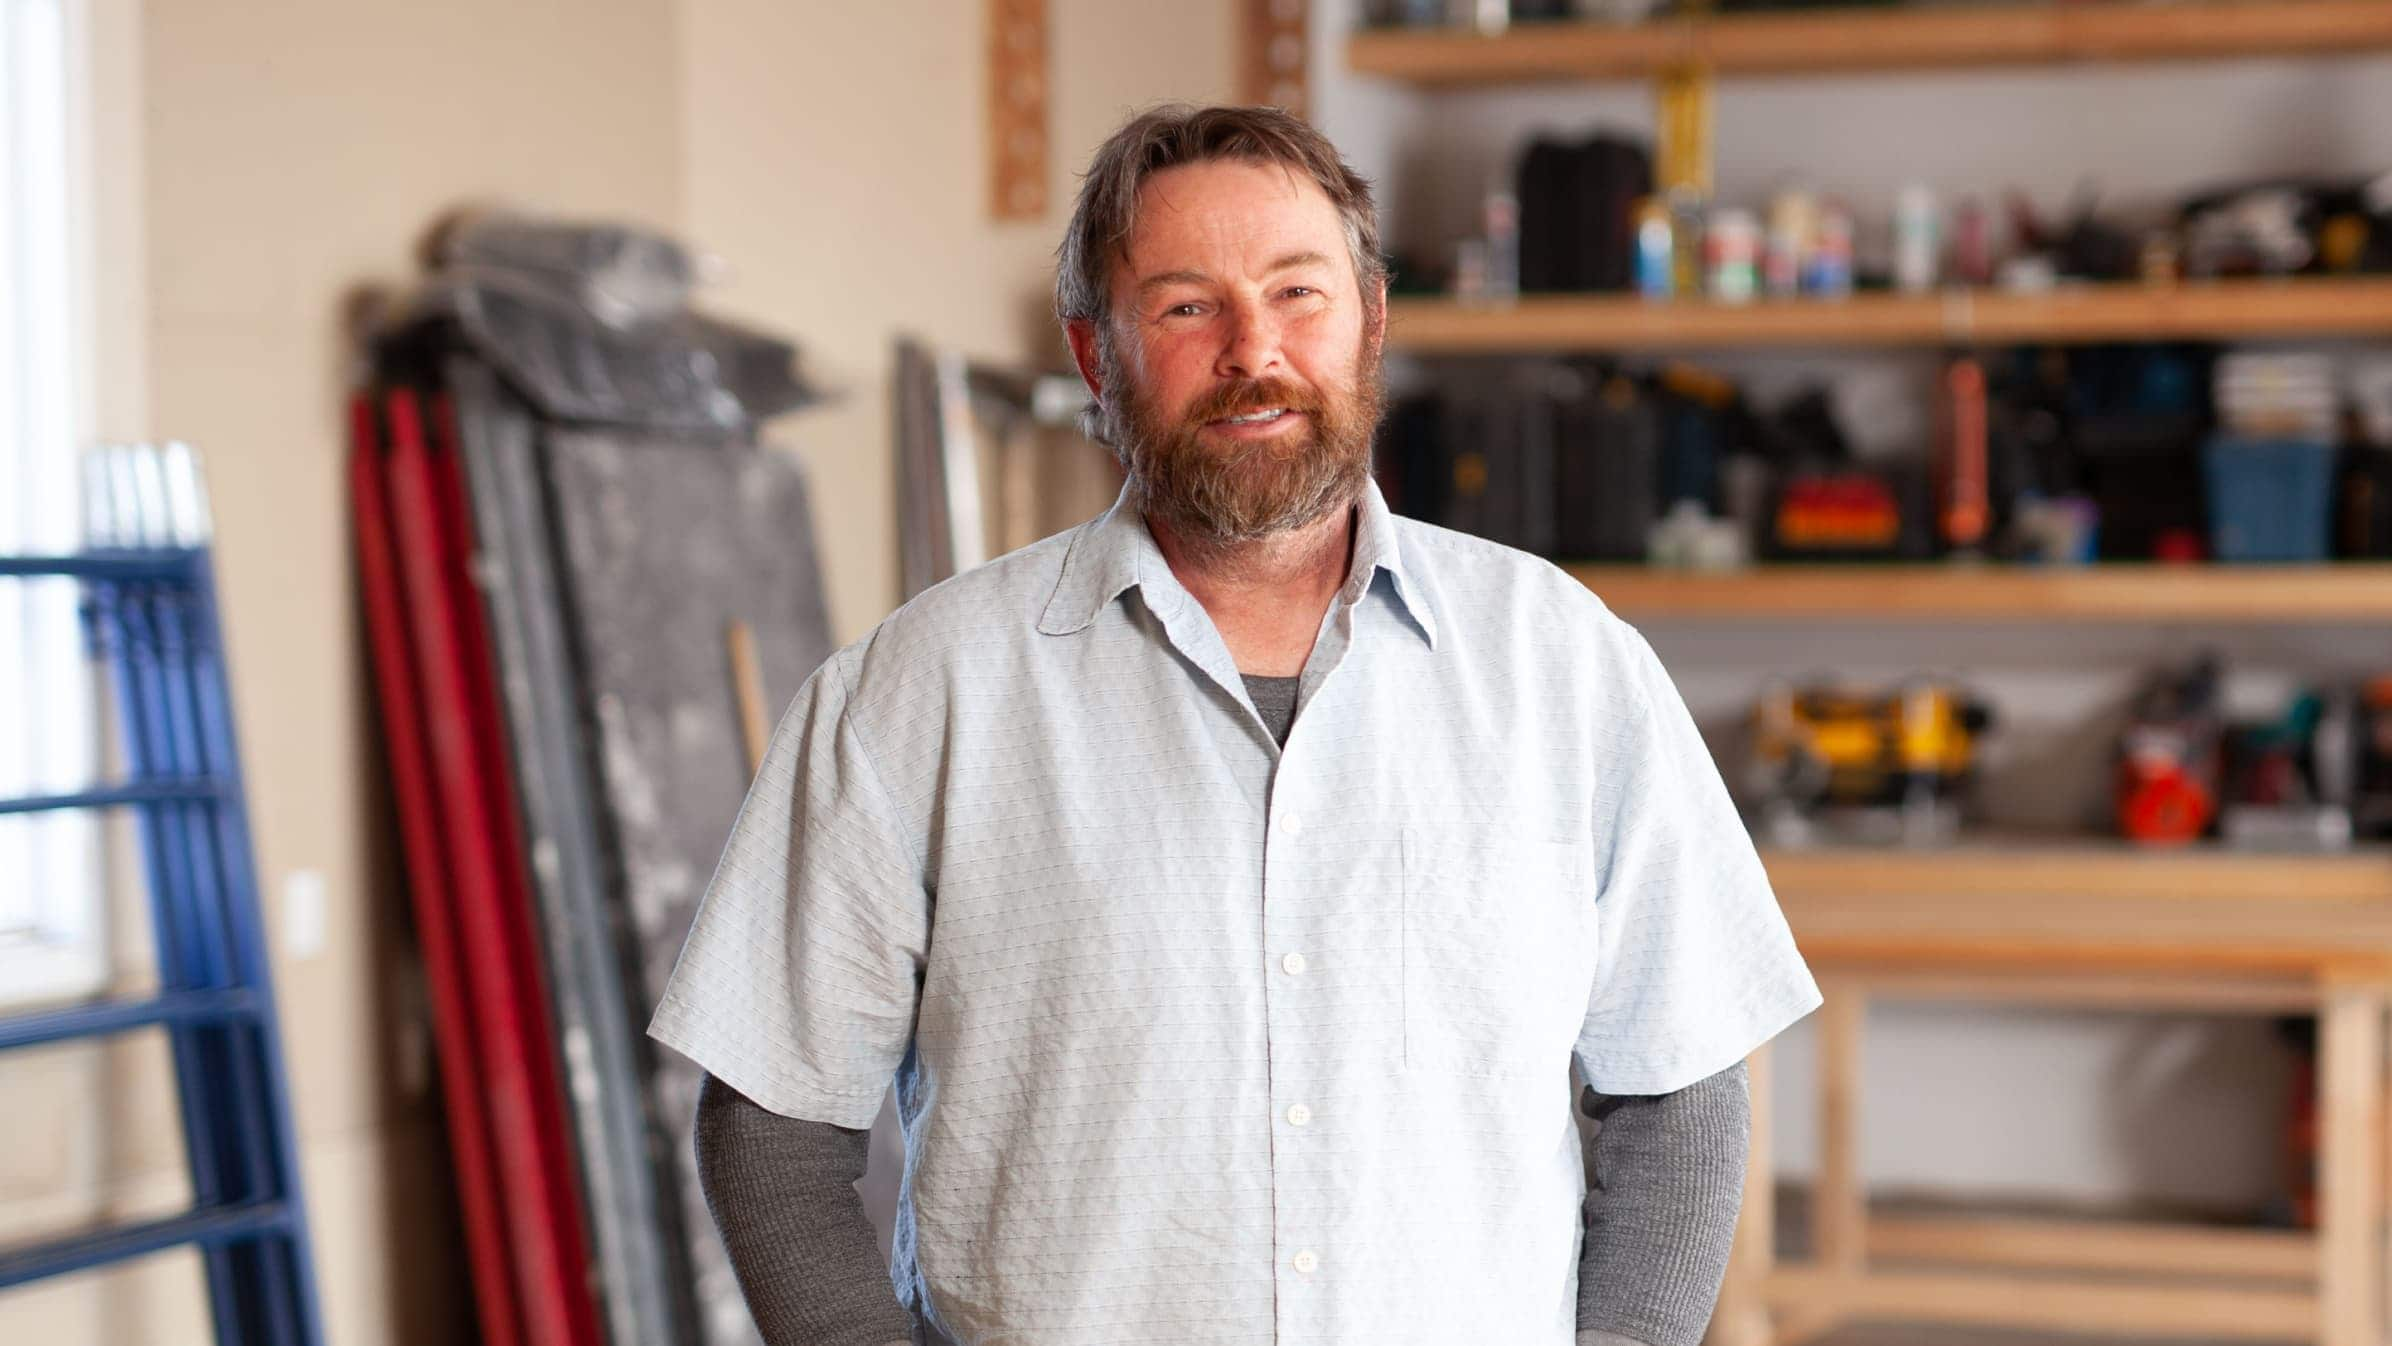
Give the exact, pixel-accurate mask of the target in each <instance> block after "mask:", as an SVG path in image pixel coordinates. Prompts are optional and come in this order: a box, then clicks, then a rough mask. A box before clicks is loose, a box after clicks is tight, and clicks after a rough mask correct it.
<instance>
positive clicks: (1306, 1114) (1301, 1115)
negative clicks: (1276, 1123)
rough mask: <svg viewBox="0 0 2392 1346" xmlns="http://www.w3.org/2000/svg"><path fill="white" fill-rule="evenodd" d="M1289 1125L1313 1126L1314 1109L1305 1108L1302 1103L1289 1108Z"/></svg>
mask: <svg viewBox="0 0 2392 1346" xmlns="http://www.w3.org/2000/svg"><path fill="white" fill-rule="evenodd" d="M1287 1124H1288V1125H1289V1126H1310V1125H1312V1109H1310V1108H1308V1107H1305V1106H1304V1105H1303V1104H1301V1103H1298V1104H1297V1105H1295V1106H1294V1107H1292V1108H1289V1109H1288V1110H1287Z"/></svg>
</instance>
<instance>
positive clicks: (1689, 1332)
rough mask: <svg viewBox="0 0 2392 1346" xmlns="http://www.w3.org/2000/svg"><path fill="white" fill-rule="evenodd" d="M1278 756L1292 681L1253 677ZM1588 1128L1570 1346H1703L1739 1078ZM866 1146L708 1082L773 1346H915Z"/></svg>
mask: <svg viewBox="0 0 2392 1346" xmlns="http://www.w3.org/2000/svg"><path fill="white" fill-rule="evenodd" d="M1246 686H1247V690H1248V693H1249V695H1251V696H1252V698H1253V700H1254V704H1255V708H1256V709H1257V710H1258V711H1260V712H1261V713H1262V716H1263V719H1264V722H1265V724H1266V725H1267V726H1268V727H1269V728H1270V730H1271V733H1272V736H1273V737H1274V738H1276V739H1277V740H1278V741H1279V742H1280V743H1282V744H1284V743H1286V742H1287V735H1288V730H1289V729H1290V728H1291V727H1292V724H1293V721H1294V718H1295V711H1296V687H1297V680H1296V679H1294V678H1256V677H1248V678H1247V679H1246ZM1585 1106H1586V1110H1587V1115H1588V1116H1590V1117H1593V1118H1594V1119H1595V1120H1596V1123H1597V1126H1596V1130H1595V1138H1594V1144H1593V1146H1592V1171H1591V1172H1590V1173H1589V1175H1588V1184H1587V1194H1586V1207H1585V1215H1584V1228H1585V1241H1584V1243H1583V1245H1582V1247H1581V1249H1580V1253H1579V1261H1578V1342H1577V1346H1699V1343H1700V1342H1701V1341H1702V1337H1703V1331H1704V1329H1705V1328H1706V1327H1707V1326H1708V1325H1709V1324H1710V1321H1711V1312H1712V1308H1713V1306H1714V1305H1715V1304H1716V1303H1717V1301H1718V1298H1719V1286H1720V1281H1721V1278H1722V1277H1723V1276H1724V1275H1725V1273H1726V1270H1727V1262H1728V1251H1729V1248H1730V1246H1731V1245H1732V1243H1733V1242H1734V1238H1735V1232H1736V1215H1737V1211H1738V1209H1739V1207H1740V1206H1741V1204H1742V1202H1743V1195H1744V1167H1745V1153H1746V1149H1747V1147H1748V1145H1749V1143H1750V1136H1751V1124H1752V1114H1751V1104H1750V1100H1749V1099H1748V1097H1747V1096H1746V1093H1745V1072H1744V1067H1743V1065H1742V1064H1738V1065H1736V1066H1734V1067H1732V1068H1730V1069H1728V1070H1725V1071H1722V1072H1721V1073H1719V1074H1717V1075H1714V1076H1712V1077H1710V1078H1709V1079H1706V1080H1703V1081H1701V1082H1700V1083H1698V1084H1695V1085H1692V1086H1690V1087H1688V1088H1685V1089H1681V1090H1678V1091H1677V1092H1676V1093H1671V1094H1662V1095H1658V1096H1654V1097H1622V1098H1607V1097H1603V1096H1600V1095H1597V1094H1596V1093H1595V1092H1594V1091H1593V1090H1591V1089H1590V1090H1588V1091H1587V1093H1586V1098H1585ZM868 1140H869V1133H868V1132H866V1131H858V1130H853V1129H850V1128H847V1127H841V1126H833V1125H831V1124H830V1123H827V1122H811V1121H800V1120H796V1119H793V1118H788V1117H783V1116H780V1115H779V1114H777V1113H773V1112H770V1111H768V1110H766V1109H765V1108H763V1107H761V1106H759V1105H757V1104H756V1103H754V1102H752V1101H750V1100H749V1099H747V1098H746V1097H744V1096H743V1095H741V1094H740V1093H739V1092H738V1091H737V1090H734V1089H732V1088H731V1087H730V1086H728V1085H726V1084H724V1083H722V1082H721V1081H719V1080H716V1079H714V1078H713V1077H711V1076H709V1077H708V1078H707V1080H706V1082H705V1085H704V1087H703V1088H702V1089H701V1090H700V1091H699V1093H698V1117H697V1151H698V1177H699V1183H700V1185H701V1186H702V1187H703V1188H704V1189H705V1193H706V1202H707V1205H708V1207H709V1208H710V1209H711V1210H712V1211H713V1213H714V1222H715V1225H716V1227H717V1228H719V1229H720V1230H721V1231H722V1237H723V1246H724V1248H725V1249H726V1250H727V1251H728V1252H729V1254H730V1258H731V1266H732V1269H733V1270H734V1271H735V1272H736V1273H737V1274H738V1277H739V1286H740V1289H741V1291H742V1292H744V1294H745V1295H746V1297H747V1302H748V1309H749V1312H750V1313H752V1314H753V1315H754V1317H755V1319H756V1326H757V1328H758V1330H759V1331H760V1332H761V1333H762V1334H763V1337H764V1340H765V1342H766V1343H768V1346H910V1343H912V1342H914V1341H917V1340H919V1333H918V1325H917V1324H916V1323H915V1322H914V1319H913V1315H912V1313H911V1312H910V1311H908V1310H907V1309H906V1308H904V1307H903V1306H902V1305H900V1304H899V1303H898V1302H897V1298H896V1294H895V1291H894V1289H893V1287H892V1285H891V1282H890V1279H889V1272H888V1268H887V1266H885V1265H884V1264H883V1263H882V1261H881V1256H880V1243H879V1240H878V1238H877V1237H876V1236H875V1235H874V1233H873V1230H872V1223H871V1220H870V1219H869V1218H868V1217H867V1216H866V1215H865V1214H864V1201H863V1197H862V1196H861V1195H860V1194H859V1193H858V1192H857V1191H856V1186H855V1184H856V1183H857V1182H858V1181H859V1180H861V1179H862V1178H863V1176H864V1167H865V1156H866V1152H867V1147H868Z"/></svg>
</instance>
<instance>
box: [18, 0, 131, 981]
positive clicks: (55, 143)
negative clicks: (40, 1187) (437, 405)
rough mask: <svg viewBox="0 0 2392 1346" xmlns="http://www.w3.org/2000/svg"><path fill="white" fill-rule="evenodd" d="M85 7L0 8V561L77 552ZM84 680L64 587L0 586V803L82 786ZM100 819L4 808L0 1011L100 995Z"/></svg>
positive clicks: (84, 427)
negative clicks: (5, 1006) (5, 556)
mask: <svg viewBox="0 0 2392 1346" xmlns="http://www.w3.org/2000/svg"><path fill="white" fill-rule="evenodd" d="M84 17H85V12H84V7H83V4H82V0H0V553H12V554H13V553H56V552H63V551H71V550H73V549H74V548H75V546H76V545H77V542H78V539H77V537H76V528H77V521H78V519H79V518H80V512H79V510H78V509H77V492H76V479H77V476H78V470H77V458H78V453H77V451H78V449H79V447H80V445H81V443H82V440H83V438H84V436H85V435H86V434H87V433H88V425H89V419H90V418H89V410H88V397H87V387H88V382H87V372H88V371H87V365H88V360H87V359H86V357H85V355H84V352H85V351H86V349H87V346H86V342H87V341H88V338H89V333H88V331H87V330H86V325H85V323H84V322H83V321H82V319H83V317H84V316H85V314H84V309H85V307H86V305H85V302H84V296H85V295H86V294H88V287H87V286H86V285H85V284H84V279H85V272H84V269H83V268H84V267H85V265H86V264H87V262H86V254H87V252H88V249H87V248H86V246H85V245H84V241H83V238H82V236H81V235H82V231H83V230H84V229H86V228H87V227H88V220H89V212H88V211H87V210H85V209H84V208H83V203H84V201H85V200H86V199H87V197H88V177H87V174H86V173H85V172H84V171H83V168H84V163H85V160H86V159H87V157H88V151H87V148H86V147H87V144H88V135H87V127H88V124H89V123H88V118H87V117H86V115H85V103H84V100H85V96H86V88H87V81H86V80H85V79H84V78H83V75H84V71H85V69H86V62H85V58H84V53H85V51H86V44H85V40H84V39H85V35H84V31H83V27H82V25H83V19H84ZM93 690H94V689H93V679H92V671H91V666H90V663H89V661H88V659H87V658H86V655H85V647H84V641H83V636H82V630H81V621H80V618H79V615H78V613H77V609H76V593H75V590H74V586H72V585H71V584H67V583H63V582H59V581H49V580H45V581H30V582H28V581H21V580H0V798H15V797H18V796H23V795H35V794H47V793H53V792H59V791H66V790H72V789H76V788H78V787H81V786H84V785H87V784H88V783H89V782H90V781H91V780H92V778H93V776H94V774H95V766H96V762H97V757H98V754H97V753H96V752H95V751H94V743H95V741H96V725H95V718H94V697H93ZM99 846H100V826H99V822H98V820H97V819H96V818H94V817H92V816H90V815H88V814H81V813H75V814H57V813H51V814H21V815H0V1003H11V1002H21V1001H27V1000H47V999H55V998H59V997H63V996H69V995H75V994H79V993H82V992H87V991H92V990H96V989H98V987H99V986H100V984H101V983H102V981H103V979H104V978H105V976H106V973H107V958H106V946H105V944H104V942H103V938H102V937H103V934H104V922H103V920H102V915H103V899H102V893H103V885H102V883H101V870H100V863H99Z"/></svg>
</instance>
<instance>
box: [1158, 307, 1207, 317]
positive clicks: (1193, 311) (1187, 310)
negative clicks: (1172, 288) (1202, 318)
mask: <svg viewBox="0 0 2392 1346" xmlns="http://www.w3.org/2000/svg"><path fill="white" fill-rule="evenodd" d="M1203 311H1204V309H1203V307H1202V306H1201V305H1197V304H1173V305H1172V306H1171V307H1169V308H1167V309H1164V310H1163V316H1164V317H1166V318H1193V317H1195V316H1196V315H1197V314H1199V313H1202V312H1203Z"/></svg>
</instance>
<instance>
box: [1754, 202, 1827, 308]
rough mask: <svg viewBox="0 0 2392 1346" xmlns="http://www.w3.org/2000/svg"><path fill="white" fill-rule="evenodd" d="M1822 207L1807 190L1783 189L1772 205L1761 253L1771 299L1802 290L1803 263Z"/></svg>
mask: <svg viewBox="0 0 2392 1346" xmlns="http://www.w3.org/2000/svg"><path fill="white" fill-rule="evenodd" d="M1818 223H1819V207H1818V205H1817V203H1816V202H1814V201H1813V200H1812V199H1811V195H1810V193H1808V192H1780V193H1779V194H1778V197H1777V199H1776V200H1775V201H1772V202H1770V204H1769V238H1768V240H1767V242H1766V243H1765V244H1764V245H1763V248H1762V253H1761V288H1762V289H1764V290H1766V291H1767V292H1768V293H1769V295H1770V297H1771V298H1774V299H1786V298H1790V297H1792V296H1793V295H1796V294H1799V293H1801V291H1802V273H1803V266H1804V264H1805V263H1806V262H1808V261H1809V260H1810V254H1811V249H1812V247H1813V246H1814V240H1815V238H1816V236H1817V234H1818Z"/></svg>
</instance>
